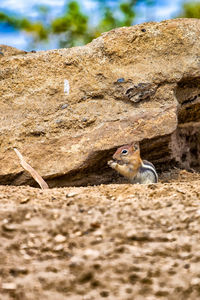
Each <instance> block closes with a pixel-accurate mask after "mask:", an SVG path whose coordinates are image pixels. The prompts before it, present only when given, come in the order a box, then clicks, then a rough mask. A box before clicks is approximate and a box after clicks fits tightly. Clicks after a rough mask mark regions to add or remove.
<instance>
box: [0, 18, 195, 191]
mask: <svg viewBox="0 0 200 300" xmlns="http://www.w3.org/2000/svg"><path fill="white" fill-rule="evenodd" d="M199 49H200V20H195V19H176V20H170V21H165V22H161V23H147V24H142V25H137V26H133V27H129V28H120V29H115V30H112V31H110V32H108V33H105V34H103V35H102V36H101V37H99V38H98V39H96V40H94V41H93V42H92V43H90V44H88V45H86V46H84V47H76V48H72V49H60V50H53V51H46V52H38V53H24V54H20V53H19V51H17V50H13V49H11V50H12V51H8V48H6V47H4V46H1V52H2V53H3V54H4V52H5V55H2V54H1V56H0V64H1V69H0V79H1V80H0V104H1V111H0V121H1V129H0V130H1V131H0V145H1V148H0V160H1V168H0V182H1V183H2V184H6V183H8V184H22V183H32V181H31V180H30V178H29V177H28V176H27V174H25V173H24V172H23V171H22V169H21V167H20V166H19V162H18V159H17V158H16V156H15V154H14V152H13V150H12V149H13V147H17V148H18V149H19V150H20V151H21V152H22V153H23V154H24V156H25V157H27V158H28V161H29V162H30V163H31V165H32V166H33V167H35V168H36V169H37V170H38V171H39V172H40V173H41V175H42V176H43V177H44V178H45V179H46V180H47V181H48V183H49V184H50V185H51V186H67V185H87V184H97V183H102V182H104V183H106V182H107V183H108V182H111V178H113V180H114V177H113V174H115V172H113V171H112V170H110V169H109V168H108V167H107V166H106V161H107V160H108V159H110V156H111V154H112V153H113V151H114V150H115V149H116V147H117V146H119V145H122V144H125V143H130V142H131V141H141V147H142V154H143V156H144V157H145V158H146V159H149V160H151V161H152V162H153V163H154V164H155V165H156V167H157V168H158V170H162V169H163V168H167V167H169V166H170V164H177V163H178V164H179V165H180V166H184V167H186V168H197V169H198V167H199V149H200V133H199V132H200V131H199V126H200V123H199V114H200V96H199V95H200V88H199V80H200V79H199V78H200V50H199ZM22 53H23V51H22ZM68 83H69V85H68Z"/></svg>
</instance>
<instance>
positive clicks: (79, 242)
mask: <svg viewBox="0 0 200 300" xmlns="http://www.w3.org/2000/svg"><path fill="white" fill-rule="evenodd" d="M168 175H169V174H168ZM165 181H166V180H165ZM0 228H1V236H0V239H1V241H0V299H3V300H4V299H5V300H8V299H20V300H23V299H28V300H32V299H34V300H35V299H40V300H42V299H50V300H55V299H56V300H57V299H58V300H62V299H73V300H92V299H104V298H106V299H123V300H133V299H134V300H135V299H136V300H140V299H141V300H142V299H148V300H153V299H170V300H175V299H176V300H177V299H184V300H185V299H195V300H196V299H200V241H199V239H200V234H199V232H200V231H199V230H200V174H196V173H188V172H186V171H180V173H179V175H178V178H177V179H173V180H171V181H170V180H168V182H164V183H158V184H156V185H155V184H150V185H131V184H111V185H100V186H93V187H91V186H90V187H81V188H80V187H79V188H78V187H71V188H57V189H56V188H55V189H49V190H44V191H42V190H40V189H37V188H31V187H24V186H22V187H14V186H0Z"/></svg>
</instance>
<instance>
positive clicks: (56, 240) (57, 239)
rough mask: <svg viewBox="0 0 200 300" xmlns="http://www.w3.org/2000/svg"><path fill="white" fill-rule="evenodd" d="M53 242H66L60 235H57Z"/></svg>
mask: <svg viewBox="0 0 200 300" xmlns="http://www.w3.org/2000/svg"><path fill="white" fill-rule="evenodd" d="M54 240H55V242H56V243H64V242H65V241H66V237H65V236H64V235H62V234H57V235H56V236H55V238H54Z"/></svg>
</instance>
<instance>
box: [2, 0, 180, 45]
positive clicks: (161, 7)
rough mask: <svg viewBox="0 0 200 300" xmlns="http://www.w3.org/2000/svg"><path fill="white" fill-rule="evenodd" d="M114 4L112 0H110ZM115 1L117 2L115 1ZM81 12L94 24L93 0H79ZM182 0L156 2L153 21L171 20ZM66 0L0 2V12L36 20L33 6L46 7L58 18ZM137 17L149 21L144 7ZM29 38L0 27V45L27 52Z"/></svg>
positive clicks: (141, 7) (139, 7)
mask: <svg viewBox="0 0 200 300" xmlns="http://www.w3.org/2000/svg"><path fill="white" fill-rule="evenodd" d="M111 1H113V2H114V0H111ZM116 1H117V0H116ZM79 2H80V4H81V6H82V8H83V10H84V11H85V12H86V13H88V14H89V15H90V16H91V22H95V19H96V15H97V10H96V8H97V4H96V1H95V0H82V1H81V0H80V1H79ZM183 2H184V0H157V1H156V6H155V8H154V11H153V14H152V16H153V17H154V20H155V21H161V20H165V19H170V18H173V16H176V15H177V14H178V13H179V12H180V7H181V5H182V3H183ZM65 3H66V0H40V1H39V3H38V0H0V11H5V12H8V8H9V11H10V12H15V13H18V14H20V15H22V16H23V15H24V16H29V17H31V18H32V19H36V18H37V12H36V9H35V6H36V5H38V4H40V5H43V4H44V5H48V6H50V7H51V8H52V9H53V16H58V15H59V14H61V13H62V11H63V8H64V6H65ZM137 11H138V17H137V19H136V20H135V23H137V24H138V23H142V22H145V21H149V19H151V16H149V13H148V15H147V10H146V8H145V6H144V5H140V6H138V7H137ZM29 40H30V37H29V36H28V35H27V34H26V33H23V32H16V31H13V30H12V29H11V28H7V27H0V44H6V45H10V46H13V47H17V48H19V49H24V50H27V44H28V43H27V41H29ZM54 47H55V44H54V43H53V42H52V43H51V44H49V45H48V46H46V49H50V48H54Z"/></svg>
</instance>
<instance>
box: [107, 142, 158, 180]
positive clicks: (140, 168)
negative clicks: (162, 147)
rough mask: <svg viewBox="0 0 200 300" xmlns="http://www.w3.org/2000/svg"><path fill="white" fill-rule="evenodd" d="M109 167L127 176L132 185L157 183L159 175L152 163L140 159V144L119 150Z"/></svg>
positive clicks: (126, 146) (109, 162)
mask: <svg viewBox="0 0 200 300" xmlns="http://www.w3.org/2000/svg"><path fill="white" fill-rule="evenodd" d="M108 165H109V166H110V167H111V168H113V169H115V170H116V171H117V172H119V173H120V174H121V175H123V176H125V177H126V178H128V179H129V180H130V182H131V183H142V184H144V183H147V184H148V183H157V182H158V174H157V172H156V169H155V167H154V165H153V164H152V163H150V162H149V161H147V160H142V159H141V157H140V148H139V143H133V144H130V145H125V146H122V147H120V148H118V149H117V151H116V152H115V153H114V155H113V160H110V161H108Z"/></svg>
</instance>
